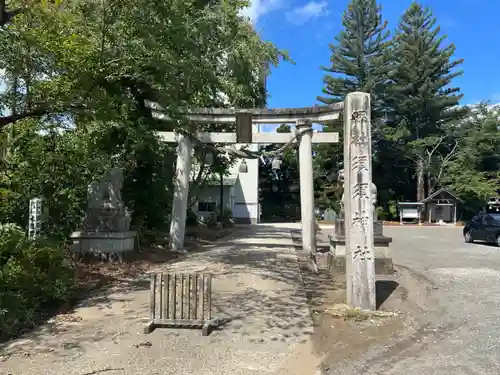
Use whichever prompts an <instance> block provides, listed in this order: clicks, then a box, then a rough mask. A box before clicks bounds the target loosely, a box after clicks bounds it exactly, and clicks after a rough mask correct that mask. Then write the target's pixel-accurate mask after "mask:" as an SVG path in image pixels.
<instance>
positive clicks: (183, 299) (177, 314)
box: [144, 272, 214, 336]
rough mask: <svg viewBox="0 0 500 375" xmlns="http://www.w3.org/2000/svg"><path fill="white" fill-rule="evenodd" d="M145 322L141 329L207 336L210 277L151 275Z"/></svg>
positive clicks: (146, 331)
mask: <svg viewBox="0 0 500 375" xmlns="http://www.w3.org/2000/svg"><path fill="white" fill-rule="evenodd" d="M149 309H150V313H149V318H148V324H147V326H146V327H145V328H144V332H145V333H151V332H152V331H153V330H154V329H155V328H159V327H165V328H201V329H202V334H203V335H204V336H207V335H208V334H209V329H210V328H211V327H212V326H213V325H214V324H213V323H214V321H213V320H212V274H210V273H198V272H196V273H189V274H186V273H153V274H151V278H150V292H149Z"/></svg>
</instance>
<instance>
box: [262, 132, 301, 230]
mask: <svg viewBox="0 0 500 375" xmlns="http://www.w3.org/2000/svg"><path fill="white" fill-rule="evenodd" d="M276 132H278V133H290V126H289V125H286V124H283V125H280V126H279V127H278V128H277V129H276ZM282 146H283V145H268V146H266V147H265V149H264V150H265V151H268V152H270V151H275V150H277V149H278V148H280V147H282ZM277 156H279V157H280V158H281V161H282V163H281V166H280V170H279V171H278V175H279V179H276V175H275V173H274V172H273V170H272V158H268V159H266V162H265V163H262V162H260V165H259V189H260V192H259V202H260V207H261V209H262V216H261V219H262V220H263V221H269V220H280V221H290V220H292V221H293V220H298V219H299V218H300V195H299V193H300V189H299V188H300V185H299V179H300V177H299V165H298V152H297V148H296V147H289V148H287V149H285V150H284V151H283V152H282V153H281V154H280V155H277Z"/></svg>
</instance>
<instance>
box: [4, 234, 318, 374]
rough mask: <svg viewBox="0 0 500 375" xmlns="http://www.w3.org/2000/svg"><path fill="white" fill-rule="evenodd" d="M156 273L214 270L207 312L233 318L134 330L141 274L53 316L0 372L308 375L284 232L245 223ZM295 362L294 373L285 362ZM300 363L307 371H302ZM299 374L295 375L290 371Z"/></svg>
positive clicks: (144, 309) (305, 312) (306, 319)
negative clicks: (198, 326) (211, 324)
mask: <svg viewBox="0 0 500 375" xmlns="http://www.w3.org/2000/svg"><path fill="white" fill-rule="evenodd" d="M159 269H161V270H164V271H167V270H168V271H174V270H176V271H183V272H194V271H205V272H207V271H210V272H212V273H214V282H213V293H214V295H213V305H214V308H215V310H216V311H215V315H216V316H220V317H226V318H227V317H229V318H232V319H233V321H232V322H231V324H229V325H227V326H225V327H224V328H223V329H222V330H220V331H216V332H213V333H212V335H210V336H209V337H201V332H200V331H198V330H167V329H158V330H156V331H154V332H153V333H152V334H150V335H144V334H142V329H143V327H144V323H143V321H142V318H144V317H147V316H148V293H149V292H148V289H149V282H148V277H147V275H145V276H144V277H143V278H140V279H134V280H123V282H121V283H120V284H119V285H117V286H115V287H114V288H113V289H112V290H111V291H108V292H107V293H105V294H103V295H100V296H95V297H94V298H91V299H89V300H87V301H86V302H85V303H83V304H81V305H80V306H78V307H77V308H76V309H75V310H74V311H73V312H72V313H71V314H66V315H59V316H57V317H56V318H54V319H53V320H52V321H50V322H49V323H47V324H45V325H44V326H42V327H40V329H38V330H37V331H36V332H33V333H31V334H29V335H26V337H24V338H21V339H18V340H15V341H14V342H12V343H10V344H9V345H7V346H6V347H5V348H4V349H3V350H2V353H1V356H2V361H1V362H0V373H1V374H4V373H5V374H13V375H17V374H22V375H30V374H40V375H41V374H43V375H52V374H54V375H55V374H58V375H63V374H64V375H66V374H75V375H86V374H93V373H100V372H103V371H104V372H105V373H106V374H107V375H114V374H121V375H124V374H127V375H128V374H134V375H136V374H139V373H140V374H143V375H148V374H151V375H152V374H179V375H182V374H186V375H187V374H194V375H196V374H203V375H210V374H217V375H224V374H228V375H229V374H230V375H238V374H244V375H250V374H280V375H293V374H297V375H298V374H299V373H300V374H309V373H310V374H314V373H315V372H316V371H317V369H318V365H319V361H316V363H315V362H314V361H313V360H310V361H308V362H307V363H305V364H304V363H303V361H302V358H303V357H302V356H303V355H308V356H309V357H310V358H311V356H313V354H312V349H311V348H312V344H311V341H310V335H311V334H312V333H313V324H312V320H311V316H310V313H309V309H308V305H307V298H306V293H305V290H304V285H303V283H302V279H301V276H300V272H299V271H298V263H297V258H296V255H295V250H294V246H293V242H292V240H291V238H290V231H289V229H287V228H279V227H278V228H277V227H273V226H253V227H250V228H249V229H248V231H247V232H246V233H243V234H242V233H241V232H240V233H238V236H233V237H228V238H225V239H223V240H221V241H219V242H217V243H215V244H214V245H211V246H207V247H206V248H205V249H204V251H202V252H199V253H195V254H192V255H191V256H188V257H186V258H185V259H183V260H179V261H177V262H175V263H173V264H171V265H168V266H163V267H160V268H159ZM298 359H300V361H299V363H300V366H302V368H301V367H296V366H292V367H290V365H289V364H290V363H293V361H294V360H298ZM304 366H305V367H306V368H304ZM297 370H299V372H297Z"/></svg>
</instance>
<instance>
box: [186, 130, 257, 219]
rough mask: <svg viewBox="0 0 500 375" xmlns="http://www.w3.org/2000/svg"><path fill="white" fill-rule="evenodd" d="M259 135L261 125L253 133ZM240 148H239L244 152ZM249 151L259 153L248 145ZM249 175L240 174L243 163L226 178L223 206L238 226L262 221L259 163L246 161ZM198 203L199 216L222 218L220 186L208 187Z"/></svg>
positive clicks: (255, 148) (253, 146)
mask: <svg viewBox="0 0 500 375" xmlns="http://www.w3.org/2000/svg"><path fill="white" fill-rule="evenodd" d="M258 131H259V128H258V125H255V124H254V125H253V132H254V133H257V132H258ZM241 146H243V145H241V144H237V145H236V148H240V147H241ZM248 149H249V150H252V151H259V145H257V144H252V145H248ZM245 162H246V164H247V172H246V173H240V172H239V167H240V164H241V160H238V161H237V162H236V163H235V164H234V165H233V166H232V167H231V169H230V173H229V176H225V177H224V178H223V196H222V198H223V205H224V206H225V207H226V208H228V209H230V210H231V212H232V213H233V219H234V222H235V223H237V224H256V223H258V222H259V221H260V206H259V159H245ZM197 200H198V201H197V203H196V204H195V205H194V206H193V207H192V209H193V211H195V212H196V213H197V214H198V216H201V217H208V216H209V215H211V214H212V213H214V214H215V215H218V214H219V208H218V207H219V206H220V201H221V188H220V182H219V181H216V182H215V183H214V184H213V185H211V186H206V187H204V188H203V189H202V190H201V191H200V192H199V193H198V194H197Z"/></svg>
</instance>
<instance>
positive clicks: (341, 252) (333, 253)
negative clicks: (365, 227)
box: [327, 219, 394, 276]
mask: <svg viewBox="0 0 500 375" xmlns="http://www.w3.org/2000/svg"><path fill="white" fill-rule="evenodd" d="M373 232H374V236H373V237H374V238H373V245H374V254H375V274H376V275H392V274H393V273H394V265H393V262H392V257H391V255H390V244H391V243H392V237H388V236H385V235H384V234H383V226H382V222H380V221H375V222H374V225H373ZM329 238H330V251H329V252H328V255H327V268H328V270H329V271H330V272H331V273H332V274H333V275H335V276H338V275H345V272H346V250H345V221H344V220H343V219H337V220H336V221H335V232H334V234H333V235H329Z"/></svg>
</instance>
